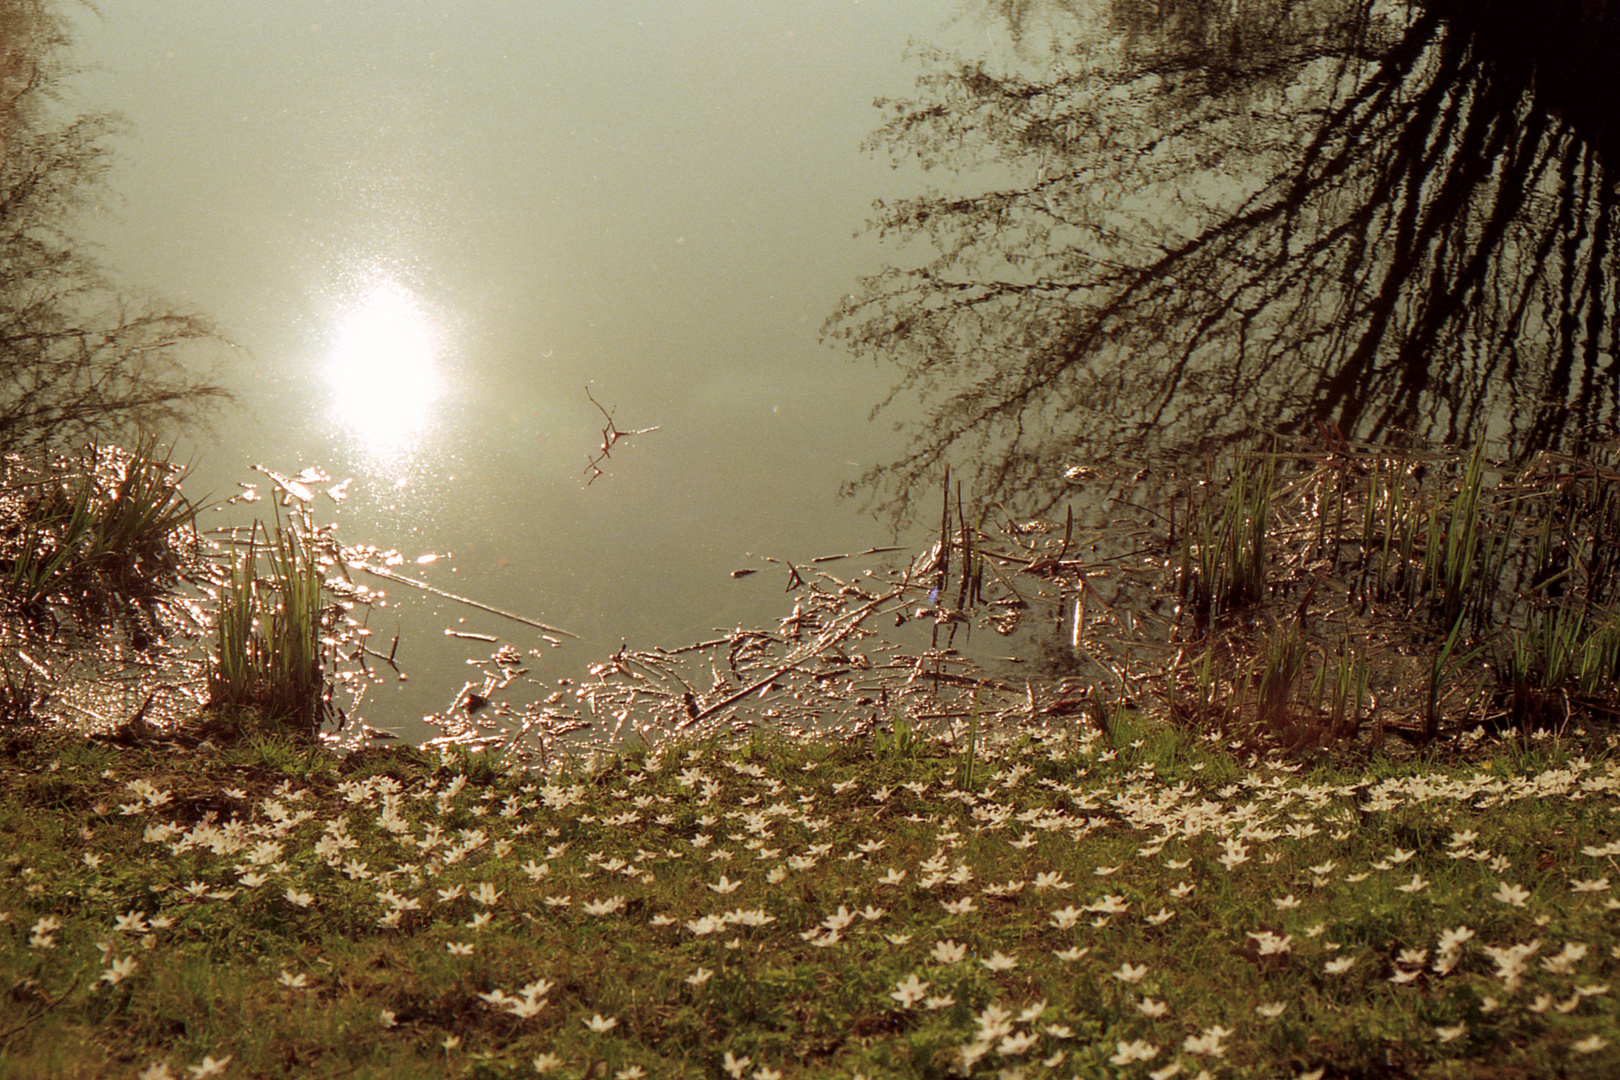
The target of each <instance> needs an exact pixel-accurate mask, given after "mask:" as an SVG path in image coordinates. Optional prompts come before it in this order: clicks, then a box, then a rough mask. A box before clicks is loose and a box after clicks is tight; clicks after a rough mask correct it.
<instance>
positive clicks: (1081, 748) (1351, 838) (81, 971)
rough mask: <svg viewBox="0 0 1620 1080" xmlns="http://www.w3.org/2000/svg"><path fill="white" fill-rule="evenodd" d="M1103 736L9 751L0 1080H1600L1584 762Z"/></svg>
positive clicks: (1118, 727)
mask: <svg viewBox="0 0 1620 1080" xmlns="http://www.w3.org/2000/svg"><path fill="white" fill-rule="evenodd" d="M1109 726H1110V730H1111V732H1112V743H1110V741H1109V739H1107V738H1105V737H1103V736H1101V735H1097V734H1087V735H1084V736H1078V735H1075V734H1072V733H1071V734H1067V735H1063V736H1054V737H1051V738H1037V737H1024V738H1021V739H1018V740H1016V741H1011V742H1009V741H1008V740H1006V739H1000V740H991V739H988V738H984V737H981V738H980V739H979V740H978V742H977V744H976V745H975V746H974V747H973V748H972V750H971V756H970V757H968V755H966V754H965V753H964V750H963V748H962V747H958V748H957V749H956V750H955V751H954V752H951V751H947V750H945V749H943V748H941V747H939V746H938V745H937V744H928V745H917V744H915V743H911V742H906V741H903V740H901V739H900V738H899V737H898V736H889V737H886V741H884V742H882V743H881V744H867V745H868V747H869V746H871V745H879V747H880V749H881V751H882V752H881V753H877V754H874V753H872V752H871V750H870V749H869V748H861V747H860V746H858V745H856V744H853V743H839V742H833V741H822V742H817V741H813V740H799V741H794V742H791V743H789V742H781V741H777V740H774V739H771V738H770V737H769V736H757V737H755V738H754V739H753V740H752V741H751V742H747V743H741V744H737V745H730V746H728V745H726V744H723V743H720V742H717V741H714V740H709V741H707V742H702V743H691V744H688V745H671V746H666V747H663V748H662V749H657V750H653V749H647V748H641V749H638V750H635V751H633V752H625V753H623V754H620V755H606V754H603V755H598V756H597V757H595V758H594V760H592V761H590V762H580V763H577V766H576V767H575V768H573V769H571V770H568V771H557V772H553V773H552V774H550V775H545V776H541V775H535V774H528V773H522V772H517V771H509V770H506V769H503V768H502V767H501V764H500V762H498V761H492V760H490V759H488V758H479V757H468V756H465V755H462V756H459V757H457V756H445V757H443V758H438V757H428V756H426V755H424V754H422V753H421V752H418V751H410V750H405V751H393V752H375V751H373V752H367V753H363V754H360V755H357V756H355V757H351V758H350V759H348V760H347V761H342V762H340V761H338V760H336V759H333V758H329V757H325V756H322V757H320V758H319V759H312V758H311V757H310V756H309V755H308V754H306V753H304V752H302V751H301V750H298V749H295V748H288V747H286V746H284V745H278V744H277V743H276V742H275V741H273V740H269V741H267V740H260V741H258V742H254V743H244V744H242V745H240V746H238V747H236V748H233V749H230V750H224V751H214V750H208V749H205V750H203V751H199V752H198V753H197V754H196V755H195V756H193V757H187V758H184V759H176V758H175V757H174V756H173V755H171V754H162V755H160V754H157V753H149V752H143V751H130V752H125V753H123V754H121V755H120V754H116V753H114V752H112V751H110V750H108V749H104V748H102V747H100V746H98V745H95V744H91V743H86V742H83V741H75V740H67V739H59V740H33V741H29V742H22V741H14V742H13V743H12V744H11V745H10V746H9V748H8V752H7V754H6V756H5V758H4V761H3V765H0V827H3V828H4V829H5V830H6V832H7V834H8V837H9V840H10V843H9V845H8V854H7V855H6V857H5V862H4V864H3V868H0V912H3V913H4V914H3V915H0V986H4V987H6V988H8V989H9V995H10V997H9V999H8V1001H9V1003H8V1006H7V1008H6V1009H5V1010H3V1011H0V1015H3V1016H4V1017H5V1019H4V1021H3V1022H0V1077H24V1076H53V1077H76V1076H96V1077H105V1076H128V1077H135V1076H138V1075H144V1076H164V1075H175V1076H180V1077H185V1076H190V1075H206V1074H208V1073H210V1072H211V1070H212V1067H211V1066H210V1065H209V1059H212V1060H213V1062H214V1063H216V1064H217V1063H219V1062H225V1064H224V1065H223V1068H222V1069H220V1071H219V1072H218V1075H223V1076H233V1077H250V1076H286V1075H298V1076H312V1077H328V1076H329V1077H339V1076H358V1077H364V1076H376V1077H415V1076H423V1077H427V1076H432V1077H443V1076H454V1077H461V1076H469V1077H516V1076H536V1075H539V1074H540V1073H542V1072H543V1073H545V1074H546V1075H552V1076H564V1077H587V1076H589V1077H604V1076H613V1077H626V1078H633V1077H637V1076H649V1077H654V1076H692V1077H699V1076H704V1077H720V1076H724V1075H726V1073H727V1065H728V1063H730V1065H731V1072H732V1074H733V1075H736V1076H744V1077H756V1078H760V1080H768V1078H770V1077H772V1076H775V1075H776V1074H777V1073H780V1074H781V1075H782V1076H784V1077H787V1076H840V1077H854V1076H859V1075H864V1076H872V1077H876V1076H891V1075H893V1076H930V1077H932V1076H947V1075H960V1074H961V1073H962V1072H964V1071H968V1072H971V1073H972V1074H973V1075H985V1076H990V1075H998V1074H999V1073H1000V1071H1001V1070H1008V1069H1011V1070H1015V1071H1017V1072H1018V1074H1019V1075H1025V1076H1030V1077H1041V1076H1058V1077H1063V1078H1065V1080H1066V1078H1068V1077H1071V1076H1083V1077H1105V1076H1129V1077H1138V1076H1140V1077H1153V1076H1157V1077H1160V1078H1163V1077H1167V1076H1169V1075H1182V1076H1197V1075H1199V1073H1200V1072H1201V1071H1207V1072H1208V1073H1209V1075H1210V1076H1212V1077H1223V1076H1245V1077H1287V1078H1292V1077H1296V1076H1310V1075H1313V1074H1317V1071H1318V1070H1322V1071H1321V1072H1320V1074H1319V1075H1321V1076H1323V1077H1339V1076H1374V1075H1377V1076H1448V1077H1492V1078H1496V1077H1503V1076H1540V1075H1561V1076H1569V1077H1608V1076H1613V1075H1615V1074H1616V1072H1617V1070H1620V1025H1617V1023H1616V1014H1617V1008H1616V999H1615V995H1614V994H1612V993H1611V992H1610V991H1609V984H1610V983H1611V981H1612V980H1614V979H1615V978H1616V976H1617V974H1620V973H1617V970H1616V969H1617V967H1620V959H1617V955H1620V934H1617V933H1616V929H1615V928H1616V926H1617V922H1616V920H1617V914H1616V910H1615V909H1616V908H1620V900H1616V899H1615V898H1614V888H1613V887H1612V885H1611V875H1613V874H1614V870H1615V867H1614V855H1615V854H1616V853H1620V827H1617V823H1616V811H1617V809H1620V800H1617V795H1620V766H1617V765H1616V764H1615V763H1614V762H1612V761H1611V760H1610V758H1609V756H1608V748H1607V747H1602V746H1596V747H1594V746H1586V747H1581V746H1575V745H1571V744H1568V743H1565V742H1562V741H1560V740H1559V739H1557V738H1553V737H1547V738H1543V739H1537V740H1530V741H1522V740H1511V741H1504V740H1497V739H1493V738H1489V737H1480V738H1477V739H1473V740H1469V741H1470V743H1471V744H1472V745H1471V748H1470V750H1469V758H1468V760H1462V759H1454V760H1451V761H1447V762H1442V761H1437V760H1430V761H1427V762H1421V763H1410V762H1409V763H1405V764H1396V763H1393V762H1388V761H1383V760H1381V759H1373V760H1369V761H1365V762H1361V763H1358V764H1357V765H1356V766H1355V767H1354V768H1349V767H1345V768H1339V769H1319V770H1317V771H1314V772H1307V771H1305V770H1303V769H1301V768H1299V767H1298V766H1283V765H1280V764H1279V765H1267V764H1265V763H1264V762H1259V763H1255V764H1246V763H1242V762H1238V761H1235V760H1233V759H1231V758H1229V757H1226V756H1225V755H1224V754H1223V753H1222V751H1221V748H1220V747H1218V746H1216V745H1214V744H1213V743H1212V742H1210V741H1209V740H1206V739H1195V738H1190V737H1189V736H1187V735H1184V734H1180V733H1178V732H1176V731H1174V730H1172V729H1169V728H1167V727H1165V726H1164V725H1162V724H1155V723H1152V722H1150V721H1148V720H1147V719H1146V718H1144V717H1141V716H1138V715H1136V714H1132V713H1129V712H1119V713H1116V714H1115V715H1114V716H1113V717H1111V720H1110V725H1109ZM913 737H914V736H907V738H913ZM1612 741H1613V740H1611V742H1612ZM1583 753H1584V754H1586V755H1587V756H1585V757H1583V756H1581V755H1582V754H1583ZM964 758H966V760H964ZM968 769H971V771H972V777H973V786H972V789H971V790H958V789H957V788H956V787H955V786H954V784H953V779H954V778H956V777H959V776H964V777H965V775H966V773H967V771H968ZM1448 942H1449V943H1451V944H1450V945H1449V947H1448V945H1447V943H1448ZM1515 950H1517V953H1516V952H1515ZM1519 954H1522V957H1521V960H1522V962H1521V960H1515V959H1514V957H1515V956H1516V955H1519ZM1148 1055H1151V1056H1148ZM227 1059H228V1060H227ZM1178 1066H1179V1071H1178V1072H1166V1071H1165V1070H1175V1069H1177V1067H1178ZM188 1069H189V1070H191V1071H190V1072H189V1073H188V1072H187V1070H188Z"/></svg>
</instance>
